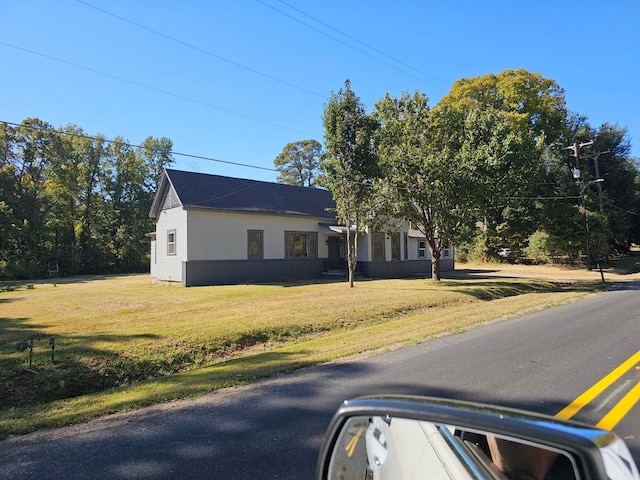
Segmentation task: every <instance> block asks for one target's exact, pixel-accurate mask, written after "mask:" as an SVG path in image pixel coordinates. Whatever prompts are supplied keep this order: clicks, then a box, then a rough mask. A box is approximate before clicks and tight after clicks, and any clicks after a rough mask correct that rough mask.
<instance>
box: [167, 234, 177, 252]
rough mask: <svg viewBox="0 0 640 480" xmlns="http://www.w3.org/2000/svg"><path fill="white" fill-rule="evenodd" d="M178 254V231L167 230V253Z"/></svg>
mask: <svg viewBox="0 0 640 480" xmlns="http://www.w3.org/2000/svg"><path fill="white" fill-rule="evenodd" d="M175 254H176V231H175V229H174V230H167V255H175Z"/></svg>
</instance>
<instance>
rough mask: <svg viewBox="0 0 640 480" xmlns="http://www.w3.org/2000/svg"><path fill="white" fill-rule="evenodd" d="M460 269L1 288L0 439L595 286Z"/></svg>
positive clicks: (588, 281)
mask: <svg viewBox="0 0 640 480" xmlns="http://www.w3.org/2000/svg"><path fill="white" fill-rule="evenodd" d="M464 267H465V268H467V271H471V270H474V271H477V270H482V269H484V271H486V275H482V276H481V277H479V278H470V277H469V276H468V275H465V270H464V269H463V271H462V272H456V274H455V275H451V276H450V278H448V279H445V280H443V281H442V282H439V283H435V282H432V281H431V280H428V279H409V280H371V281H361V282H357V283H356V287H355V288H352V289H351V288H348V286H347V284H346V283H344V282H318V283H288V284H277V285H276V284H268V285H237V286H213V287H198V288H182V287H179V286H171V285H152V284H151V281H150V278H149V276H148V275H131V276H117V277H90V278H89V277H87V278H77V279H69V280H66V279H65V280H58V282H57V283H56V284H53V283H49V282H41V283H36V284H35V286H34V288H33V289H26V288H25V287H24V286H18V287H17V288H15V289H13V290H11V291H4V292H2V293H0V308H1V310H0V312H1V313H0V382H2V385H3V389H2V391H0V438H2V437H5V436H7V435H10V434H19V433H26V432H29V431H33V430H36V429H39V428H45V427H54V426H61V425H66V424H70V423H74V422H80V421H84V420H87V419H90V418H93V417H96V416H99V415H104V414H107V413H114V412H120V411H126V410H131V409H134V408H138V407H140V406H144V405H150V404H153V403H157V402H162V401H168V400H172V399H178V398H185V397H190V396H194V395H198V394H201V393H204V392H208V391H212V390H215V389H218V388H221V387H225V386H232V385H238V384H241V383H246V382H250V381H252V380H254V379H256V378H261V377H265V376H268V375H272V374H274V373H277V372H282V371H287V370H291V369H295V368H299V367H302V366H306V365H311V364H316V363H320V362H326V361H329V360H332V359H336V358H341V357H345V356H350V355H355V354H359V353H363V352H372V351H378V350H380V349H390V348H397V347H398V346H402V345H407V344H413V343H418V342H421V341H423V340H425V339H428V338H433V337H435V336H439V335H443V334H451V333H458V332H461V331H464V330H466V329H468V328H470V327H473V326H475V325H479V324H482V323H485V322H490V321H493V320H496V319H501V318H508V317H512V316H515V315H520V314H523V313H526V312H530V311H535V310H538V309H542V308H546V307H550V306H554V305H559V304H563V303H567V302H571V301H575V300H576V299H579V298H582V297H584V296H585V295H587V294H589V293H591V292H593V291H594V290H597V289H599V288H601V283H600V282H599V278H600V277H599V274H595V272H594V273H591V272H589V274H585V273H584V272H582V271H567V270H563V269H553V268H551V267H545V268H541V267H530V268H529V270H525V273H526V272H529V275H528V276H529V277H535V278H524V277H526V276H527V275H526V274H522V273H518V274H516V271H515V270H510V269H515V268H516V267H514V266H486V265H480V266H467V265H465V266H464ZM519 268H520V270H519V271H518V272H520V271H521V270H522V268H523V267H519ZM501 273H504V275H505V276H504V277H499V276H495V275H499V274H501ZM568 277H576V278H577V280H576V279H573V280H568ZM627 278H628V276H627ZM52 336H54V337H55V345H56V348H55V352H54V353H55V362H54V363H52V362H51V359H50V355H51V350H50V347H49V338H50V337H52ZM30 338H33V344H34V357H33V366H32V367H31V368H29V365H28V354H27V352H23V353H17V352H16V351H15V348H14V344H15V342H16V341H18V340H27V339H30Z"/></svg>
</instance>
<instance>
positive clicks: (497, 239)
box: [274, 69, 640, 279]
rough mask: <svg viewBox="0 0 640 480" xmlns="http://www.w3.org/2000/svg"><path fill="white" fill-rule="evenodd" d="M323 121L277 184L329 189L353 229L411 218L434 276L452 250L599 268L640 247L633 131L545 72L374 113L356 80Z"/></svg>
mask: <svg viewBox="0 0 640 480" xmlns="http://www.w3.org/2000/svg"><path fill="white" fill-rule="evenodd" d="M323 121H324V127H325V145H324V148H325V150H324V151H323V150H322V148H320V145H319V144H317V142H315V143H314V142H313V141H309V140H307V141H301V142H296V143H292V144H289V145H287V146H286V147H285V149H284V150H283V152H282V154H281V155H279V156H278V157H277V158H276V160H275V162H274V164H275V166H276V168H277V169H278V170H279V171H280V176H279V181H281V182H286V183H294V184H297V185H314V184H318V185H321V186H324V187H326V188H329V189H330V190H331V191H332V193H333V194H334V198H335V199H336V203H337V214H338V217H339V220H340V221H341V222H344V223H345V225H346V224H347V223H349V224H355V225H361V226H362V228H364V226H365V225H366V226H369V227H370V226H371V225H372V224H375V222H376V220H377V219H380V218H385V217H389V218H391V219H401V220H404V221H407V222H411V224H412V225H414V227H415V228H418V229H421V230H422V233H423V234H424V235H425V237H426V239H427V242H428V244H429V248H430V250H431V252H432V254H433V258H432V260H433V262H432V264H433V266H434V272H433V278H434V279H435V278H437V277H438V271H437V270H438V259H439V253H440V252H441V250H442V249H443V248H446V247H447V246H448V245H449V244H450V243H453V244H454V245H455V246H456V257H457V258H458V259H459V260H465V259H476V260H489V259H501V258H507V259H510V260H512V261H519V260H525V261H531V260H533V261H540V262H546V261H559V262H576V261H582V260H587V261H588V260H591V261H592V263H595V261H597V259H599V258H606V257H607V256H609V255H612V254H617V253H624V252H628V250H629V248H630V246H631V245H632V244H633V243H636V244H637V243H640V171H639V164H638V159H635V158H632V157H631V144H630V139H629V135H628V132H627V130H626V129H625V128H623V127H620V126H619V125H617V124H615V123H603V124H601V125H600V126H599V127H594V126H592V125H591V124H590V123H589V122H588V120H587V118H586V117H585V116H582V115H580V114H576V113H573V112H570V111H569V110H568V109H567V105H566V100H565V93H564V90H563V89H562V88H561V87H560V86H559V85H558V84H557V83H556V82H555V81H554V80H552V79H548V78H544V77H542V76H541V75H540V74H537V73H532V72H529V71H527V70H523V69H521V70H505V71H504V72H501V73H499V74H497V75H494V74H488V75H483V76H479V77H475V78H469V79H460V80H458V81H456V82H455V83H454V84H453V86H452V88H451V90H450V92H449V93H448V94H447V95H445V96H444V97H442V98H441V99H440V101H439V102H438V103H437V104H436V105H433V106H432V105H430V104H429V99H428V97H427V95H426V94H425V93H422V92H414V93H408V92H407V93H404V94H403V95H401V96H400V97H394V96H391V95H389V94H387V95H385V96H384V97H383V98H382V99H380V100H379V101H378V102H376V104H375V106H374V109H373V111H371V112H367V111H366V109H365V106H364V105H363V104H362V103H361V101H360V99H359V97H358V96H357V95H356V94H355V92H354V91H353V90H351V86H350V82H349V81H347V82H345V88H344V89H341V90H340V91H339V92H337V93H335V94H332V96H331V98H330V100H329V102H328V103H327V105H326V106H325V111H324V115H323ZM356 234H357V231H356ZM587 245H588V248H587ZM355 257H356V258H357V252H356V254H355Z"/></svg>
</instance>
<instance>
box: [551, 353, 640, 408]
mask: <svg viewBox="0 0 640 480" xmlns="http://www.w3.org/2000/svg"><path fill="white" fill-rule="evenodd" d="M638 362H640V350H638V351H637V352H636V353H634V354H633V355H631V357H629V358H628V359H627V360H625V361H624V362H623V363H621V364H620V365H619V366H618V367H616V368H615V369H614V370H613V371H612V372H611V373H609V374H608V375H605V377H604V378H602V380H600V381H599V382H598V383H596V384H594V385H593V386H592V387H591V388H589V389H588V390H587V391H585V392H584V393H583V394H582V395H580V396H579V397H578V398H576V399H575V400H574V401H573V402H571V403H570V404H569V405H567V406H566V407H564V408H563V409H562V410H560V411H559V412H558V413H557V414H556V417H557V418H561V419H563V420H568V419H570V418H571V417H573V416H574V415H575V414H576V413H578V412H579V411H580V410H582V408H583V407H585V406H586V405H587V404H589V402H591V401H592V400H593V399H594V398H596V397H597V396H598V395H600V394H601V393H602V392H603V391H605V390H606V389H607V388H608V387H609V386H610V385H611V384H612V383H613V382H615V381H616V380H618V379H619V378H620V377H621V376H622V375H624V374H625V373H626V372H627V370H630V369H631V368H632V367H634V366H635V364H636V363H638ZM633 390H635V388H634V389H633ZM633 390H632V391H633Z"/></svg>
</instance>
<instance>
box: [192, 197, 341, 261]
mask: <svg viewBox="0 0 640 480" xmlns="http://www.w3.org/2000/svg"><path fill="white" fill-rule="evenodd" d="M319 222H320V220H319V219H313V218H298V217H288V216H284V215H283V216H276V215H259V214H244V213H224V212H206V211H198V210H192V211H189V212H188V234H189V241H190V244H189V251H188V258H187V259H188V260H189V261H193V260H246V259H247V231H248V230H262V231H263V232H264V234H263V242H264V259H265V260H269V259H282V258H284V232H285V231H295V232H319V231H320V225H319ZM326 240H327V235H324V234H318V258H326V257H327V256H328V249H327V245H326Z"/></svg>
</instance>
